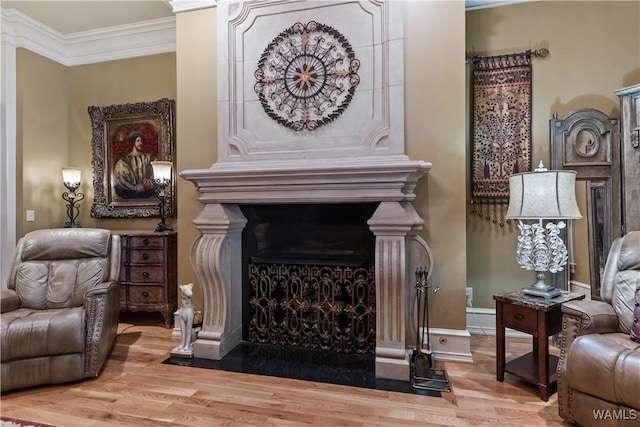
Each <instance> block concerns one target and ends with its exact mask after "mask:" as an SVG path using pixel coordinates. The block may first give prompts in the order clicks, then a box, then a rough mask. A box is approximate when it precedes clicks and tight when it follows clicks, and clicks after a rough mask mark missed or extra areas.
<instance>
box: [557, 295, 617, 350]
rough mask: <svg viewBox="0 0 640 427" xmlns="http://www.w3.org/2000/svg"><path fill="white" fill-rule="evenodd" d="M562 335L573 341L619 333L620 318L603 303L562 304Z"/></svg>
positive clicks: (570, 302) (608, 305)
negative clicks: (580, 337)
mask: <svg viewBox="0 0 640 427" xmlns="http://www.w3.org/2000/svg"><path fill="white" fill-rule="evenodd" d="M562 317H563V321H562V322H563V323H562V333H563V335H564V334H571V335H573V337H572V339H571V341H572V342H573V339H575V338H577V337H579V336H580V335H587V334H608V333H613V332H618V316H617V315H616V312H615V311H614V309H613V306H611V305H610V304H608V303H606V302H603V301H569V302H566V303H564V304H562Z"/></svg>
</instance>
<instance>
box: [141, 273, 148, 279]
mask: <svg viewBox="0 0 640 427" xmlns="http://www.w3.org/2000/svg"><path fill="white" fill-rule="evenodd" d="M142 277H144V278H145V279H148V278H149V272H147V271H143V272H142Z"/></svg>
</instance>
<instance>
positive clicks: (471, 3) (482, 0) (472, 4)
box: [464, 0, 537, 12]
mask: <svg viewBox="0 0 640 427" xmlns="http://www.w3.org/2000/svg"><path fill="white" fill-rule="evenodd" d="M531 1H537V0H465V2H464V9H465V11H467V12H468V11H471V10H480V9H489V8H492V7H501V6H509V5H512V4H519V3H528V2H531Z"/></svg>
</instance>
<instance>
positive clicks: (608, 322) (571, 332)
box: [556, 300, 618, 422]
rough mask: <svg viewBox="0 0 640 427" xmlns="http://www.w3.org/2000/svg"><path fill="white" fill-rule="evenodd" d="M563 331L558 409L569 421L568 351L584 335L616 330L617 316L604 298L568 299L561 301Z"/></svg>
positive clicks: (570, 413) (559, 361) (570, 416)
mask: <svg viewBox="0 0 640 427" xmlns="http://www.w3.org/2000/svg"><path fill="white" fill-rule="evenodd" d="M561 309H562V332H561V333H560V358H559V359H558V369H557V371H556V372H557V378H558V383H557V385H558V412H559V414H560V416H561V417H562V418H564V419H566V420H569V421H572V422H573V421H575V420H574V419H573V413H572V411H571V405H570V401H569V385H568V384H567V382H566V381H565V378H564V375H565V373H566V371H567V354H568V353H569V348H570V347H571V344H573V341H574V340H575V339H576V338H578V337H579V336H581V335H587V334H603V333H609V332H617V330H618V316H617V315H616V313H615V311H614V310H613V307H612V306H611V305H609V304H607V303H606V302H603V301H585V300H582V301H569V302H565V303H564V304H562V308H561Z"/></svg>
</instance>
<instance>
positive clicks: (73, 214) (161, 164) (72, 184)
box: [62, 160, 173, 232]
mask: <svg viewBox="0 0 640 427" xmlns="http://www.w3.org/2000/svg"><path fill="white" fill-rule="evenodd" d="M151 167H152V168H153V177H154V178H153V179H154V182H155V184H156V188H155V195H156V197H157V198H158V200H159V201H160V202H159V203H158V210H159V214H160V222H159V223H158V226H157V227H156V229H155V231H157V232H163V231H173V226H171V224H167V221H166V218H167V203H168V202H170V200H171V195H172V191H171V190H170V189H171V169H172V163H171V162H167V161H160V160H156V161H153V162H151ZM81 176H82V171H81V169H80V168H76V167H65V168H62V182H63V183H64V186H65V187H66V188H67V190H68V191H65V192H64V193H62V198H63V199H64V200H65V201H66V202H67V205H66V206H67V216H68V217H69V221H67V222H66V223H65V228H80V227H82V226H81V225H80V223H79V222H77V221H76V219H77V218H78V215H79V214H80V203H79V202H80V201H81V200H83V199H84V194H83V193H80V192H78V191H77V190H78V188H80V182H81V180H80V178H81Z"/></svg>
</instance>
